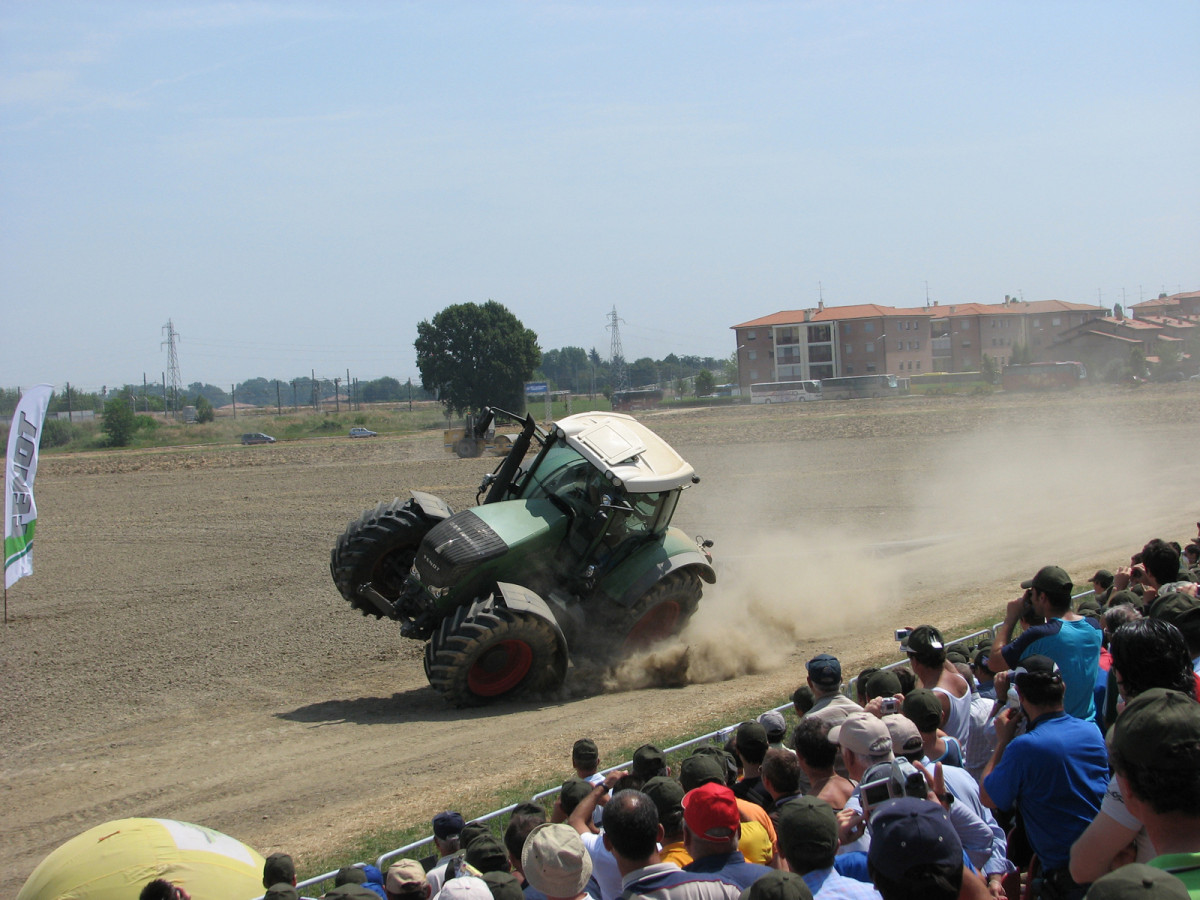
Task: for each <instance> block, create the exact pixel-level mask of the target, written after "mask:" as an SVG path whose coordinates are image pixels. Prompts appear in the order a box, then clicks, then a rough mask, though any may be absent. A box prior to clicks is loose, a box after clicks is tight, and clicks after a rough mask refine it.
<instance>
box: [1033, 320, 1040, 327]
mask: <svg viewBox="0 0 1200 900" xmlns="http://www.w3.org/2000/svg"><path fill="white" fill-rule="evenodd" d="M1033 327H1034V328H1041V327H1042V320H1041V319H1034V320H1033Z"/></svg>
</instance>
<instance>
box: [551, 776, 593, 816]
mask: <svg viewBox="0 0 1200 900" xmlns="http://www.w3.org/2000/svg"><path fill="white" fill-rule="evenodd" d="M593 787H594V785H592V784H591V783H589V782H587V781H584V780H583V779H582V778H568V779H567V780H566V781H564V782H563V784H562V789H561V790H560V791H559V793H558V797H559V802H560V803H561V804H562V808H563V812H565V813H566V814H567V815H570V814H571V813H572V812H574V811H575V807H577V806H578V805H579V803H580V801H581V800H583V798H584V797H586V796H587V795H588V794H590V793H591V792H592V788H593Z"/></svg>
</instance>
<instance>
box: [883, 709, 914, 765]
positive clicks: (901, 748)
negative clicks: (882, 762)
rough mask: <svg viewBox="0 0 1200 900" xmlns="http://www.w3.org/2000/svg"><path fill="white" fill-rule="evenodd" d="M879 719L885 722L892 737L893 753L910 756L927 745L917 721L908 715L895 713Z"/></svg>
mask: <svg viewBox="0 0 1200 900" xmlns="http://www.w3.org/2000/svg"><path fill="white" fill-rule="evenodd" d="M879 721H881V722H882V723H883V724H884V726H885V727H886V728H887V730H888V734H889V735H891V737H892V753H894V754H895V755H896V756H908V754H910V753H916V752H917V751H918V750H920V749H921V748H922V747H924V746H925V742H924V741H922V740H921V732H920V731H919V730H918V729H917V724H916V722H914V721H913V720H912V719H910V718H909V717H908V716H902V715H899V714H898V713H893V714H892V715H890V716H884V717H883V718H882V719H880V720H879Z"/></svg>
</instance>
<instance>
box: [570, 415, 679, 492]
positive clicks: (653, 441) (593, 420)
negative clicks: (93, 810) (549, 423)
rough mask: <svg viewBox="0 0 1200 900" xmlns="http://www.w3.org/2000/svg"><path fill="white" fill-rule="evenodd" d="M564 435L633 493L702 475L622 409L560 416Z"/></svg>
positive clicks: (664, 488) (668, 487)
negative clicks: (615, 411) (618, 411)
mask: <svg viewBox="0 0 1200 900" xmlns="http://www.w3.org/2000/svg"><path fill="white" fill-rule="evenodd" d="M554 430H555V431H556V432H557V433H558V435H559V437H560V438H562V439H564V440H566V442H567V443H568V444H569V445H570V446H571V447H573V448H574V449H575V450H576V451H577V452H578V453H579V454H580V455H582V456H583V458H584V459H586V460H587V461H588V462H590V463H591V464H592V465H594V466H595V467H596V468H597V469H599V470H600V471H601V472H603V473H604V474H605V476H606V477H607V478H608V479H609V481H611V482H612V483H613V484H616V485H618V486H621V487H624V489H625V490H626V491H627V492H628V493H632V494H653V493H658V492H660V491H669V490H672V489H674V488H682V487H687V486H688V485H690V484H692V483H694V482H696V481H698V480H699V479H698V478H696V474H695V470H693V469H692V467H691V466H690V465H689V464H688V463H687V462H686V461H684V459H683V457H682V456H680V455H679V454H678V453H676V452H675V449H674V448H673V447H672V446H671V445H670V444H668V443H667V442H666V441H664V440H663V439H662V438H660V437H659V436H658V435H657V434H655V433H654V432H653V431H651V430H650V429H649V428H647V427H646V426H645V425H643V424H642V423H641V422H639V421H638V420H637V419H635V418H634V417H633V416H627V415H624V414H622V413H607V412H588V413H578V414H577V415H574V416H567V417H566V418H565V419H559V420H558V421H557V422H556V423H555V424H554Z"/></svg>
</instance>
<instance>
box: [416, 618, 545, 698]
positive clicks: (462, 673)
mask: <svg viewBox="0 0 1200 900" xmlns="http://www.w3.org/2000/svg"><path fill="white" fill-rule="evenodd" d="M566 668H567V666H566V659H565V657H564V656H563V654H562V652H561V651H560V649H559V646H558V638H557V636H556V634H555V630H554V626H553V625H551V624H550V623H549V622H547V621H546V620H544V619H542V618H541V617H539V616H535V615H532V614H530V613H526V612H520V611H517V610H511V609H509V608H508V607H506V606H503V605H500V604H499V603H497V602H496V601H495V600H494V599H493V598H491V597H485V598H484V599H482V600H476V601H475V602H474V603H472V604H471V605H470V606H463V607H460V608H459V609H458V610H456V611H455V612H454V614H453V615H451V616H448V617H446V619H444V620H443V621H442V624H441V626H440V627H439V628H438V630H437V632H436V633H435V634H434V635H433V637H432V638H431V639H430V641H429V643H428V644H426V645H425V675H426V676H427V677H428V678H429V683H430V684H431V685H432V686H433V688H434V690H436V691H438V692H439V693H441V694H442V695H443V696H444V697H445V698H446V700H447V701H449V702H450V703H453V704H454V705H455V706H478V705H480V704H483V703H487V702H489V701H491V700H494V699H496V698H497V697H501V696H504V695H505V694H510V693H512V692H514V691H517V690H546V689H549V688H553V687H556V686H557V685H558V684H560V683H561V682H562V680H563V678H564V677H565V676H566Z"/></svg>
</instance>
